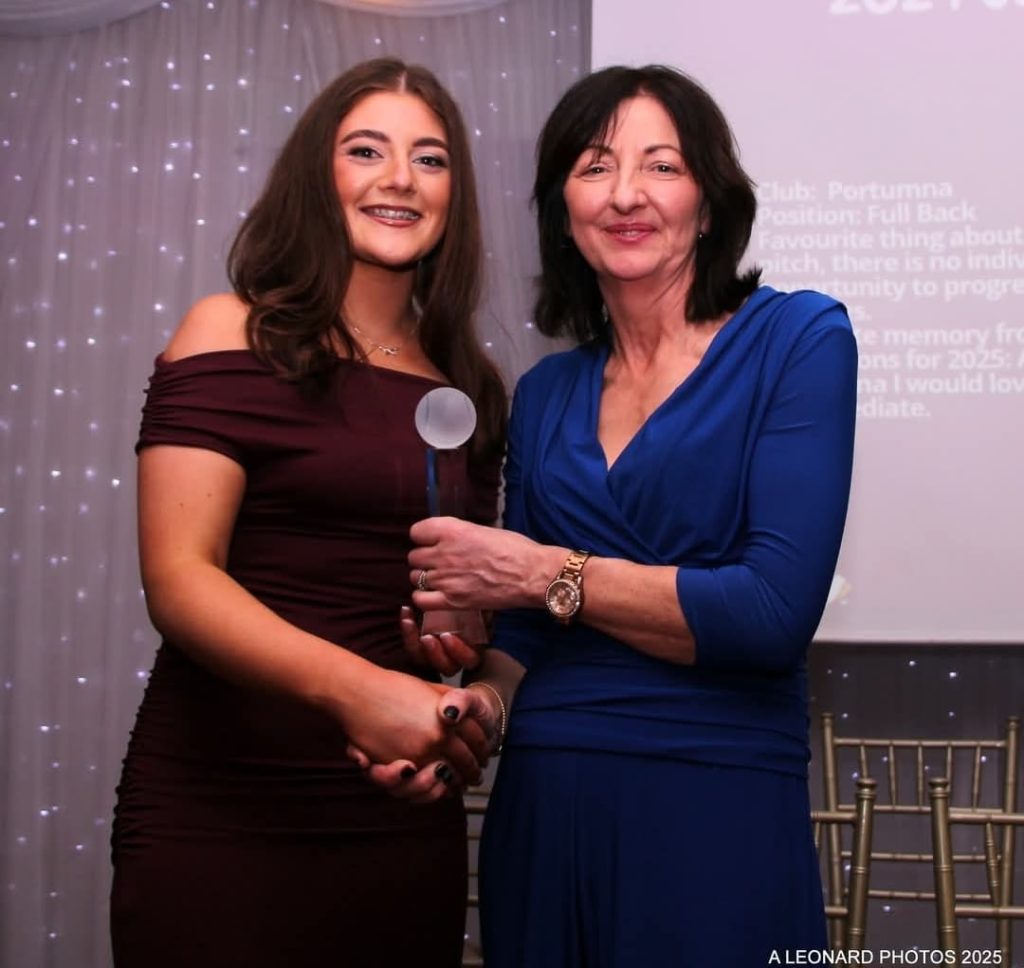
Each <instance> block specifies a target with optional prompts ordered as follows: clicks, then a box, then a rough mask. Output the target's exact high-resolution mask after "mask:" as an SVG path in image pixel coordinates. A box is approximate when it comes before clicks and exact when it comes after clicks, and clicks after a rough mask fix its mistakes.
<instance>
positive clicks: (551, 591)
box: [547, 578, 580, 618]
mask: <svg viewBox="0 0 1024 968" xmlns="http://www.w3.org/2000/svg"><path fill="white" fill-rule="evenodd" d="M547 603H548V611H549V612H551V614H552V615H554V616H555V617H556V618H567V617H569V616H570V615H575V614H576V610H577V609H578V608H579V607H580V590H579V587H578V586H577V585H576V584H575V582H571V581H569V579H568V578H556V579H555V580H554V581H553V582H552V583H551V584H550V585H548V592H547Z"/></svg>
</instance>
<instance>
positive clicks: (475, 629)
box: [420, 608, 490, 645]
mask: <svg viewBox="0 0 1024 968" xmlns="http://www.w3.org/2000/svg"><path fill="white" fill-rule="evenodd" d="M420 632H421V633H422V634H423V635H440V634H441V633H442V632H454V633H455V634H456V635H457V636H459V638H461V639H462V640H463V641H464V642H465V643H466V644H467V645H486V644H487V642H488V640H489V638H490V636H489V635H488V634H487V626H486V625H485V624H484V617H483V614H482V613H481V612H479V611H477V610H476V609H449V608H439V609H436V610H432V611H429V612H424V613H423V623H422V624H421V625H420Z"/></svg>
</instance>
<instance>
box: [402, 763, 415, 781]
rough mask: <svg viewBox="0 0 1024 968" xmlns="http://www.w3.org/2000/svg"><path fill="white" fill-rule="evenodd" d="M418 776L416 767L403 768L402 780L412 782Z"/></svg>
mask: <svg viewBox="0 0 1024 968" xmlns="http://www.w3.org/2000/svg"><path fill="white" fill-rule="evenodd" d="M415 775H416V767H415V766H403V767H402V779H403V780H411V779H412V778H413V777H414V776H415Z"/></svg>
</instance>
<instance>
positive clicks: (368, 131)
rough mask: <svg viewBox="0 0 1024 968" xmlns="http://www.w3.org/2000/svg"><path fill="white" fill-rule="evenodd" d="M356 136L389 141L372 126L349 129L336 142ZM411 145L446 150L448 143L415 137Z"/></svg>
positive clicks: (341, 142) (345, 142) (343, 142)
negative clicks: (354, 129) (355, 129)
mask: <svg viewBox="0 0 1024 968" xmlns="http://www.w3.org/2000/svg"><path fill="white" fill-rule="evenodd" d="M356 138H369V139H370V140H371V141H381V142H383V143H384V144H390V143H391V139H390V138H389V137H388V136H387V135H386V134H385V133H384V132H383V131H374V130H373V128H359V129H358V130H357V131H350V132H349V133H348V134H347V135H345V137H344V138H342V139H341V141H339V142H338V144H339V145H343V144H347V143H348V142H349V141H353V140H354V139H356ZM412 145H413V147H414V148H442V149H444V150H445V151H447V150H448V145H446V144H445V143H444V142H443V141H442V140H441V139H440V138H417V139H416V140H415V141H414V142H413V143H412Z"/></svg>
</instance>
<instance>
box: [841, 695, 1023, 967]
mask: <svg viewBox="0 0 1024 968" xmlns="http://www.w3.org/2000/svg"><path fill="white" fill-rule="evenodd" d="M821 725H822V753H823V756H822V777H823V781H824V803H825V808H826V809H827V810H851V809H854V807H855V802H854V801H855V798H854V795H853V792H852V791H853V790H855V788H856V787H855V783H854V782H853V781H855V780H856V779H860V778H865V777H872V778H875V779H877V781H878V795H877V800H876V802H875V805H874V829H873V835H874V838H873V842H872V847H871V884H870V886H869V888H868V896H869V898H873V899H879V900H887V901H890V902H891V901H911V902H915V901H926V902H929V903H934V902H935V898H936V895H935V891H934V889H933V888H932V878H931V876H930V868H931V866H932V864H933V853H932V845H931V838H930V832H929V817H930V815H931V803H930V799H929V787H928V778H929V777H946V778H947V779H948V780H949V783H950V785H949V791H950V794H949V795H950V797H951V805H953V806H955V807H956V808H957V809H964V810H973V811H978V810H990V811H999V812H1002V813H1013V812H1014V811H1015V810H1016V807H1017V785H1018V780H1019V759H1020V748H1019V734H1020V718H1019V717H1017V716H1011V717H1010V718H1009V719H1008V720H1007V722H1006V727H1005V731H1004V733H1003V735H1002V736H1000V737H985V738H963V737H956V738H950V739H935V738H911V737H902V738H893V739H883V738H879V737H859V736H844V735H840V734H839V733H837V731H836V726H835V717H834V716H833V715H832V714H831V713H824V714H822V717H821ZM828 838H829V839H828V844H827V871H826V892H827V895H826V896H827V901H828V903H829V904H834V903H838V901H839V899H840V898H841V897H842V893H843V890H844V888H843V867H844V865H845V864H846V863H847V862H848V861H849V860H850V856H851V855H850V851H849V849H848V848H846V847H844V845H843V843H842V842H841V839H840V837H839V833H838V831H836V830H830V831H829V832H828ZM1004 839H1005V843H1004V845H1003V849H1002V850H1001V851H1000V855H999V856H1000V859H999V863H1000V880H1001V883H1002V884H1004V885H1005V886H1006V890H1012V881H1013V877H1012V873H1013V864H1014V844H1013V838H1012V835H1009V832H1007V834H1005V835H1004ZM956 860H957V863H964V864H974V865H979V866H983V865H985V864H986V863H987V862H988V861H987V858H986V856H985V852H984V850H982V849H976V850H971V851H968V852H966V853H965V854H963V855H957V858H956ZM975 900H983V897H982V896H980V895H979V896H972V895H969V894H962V895H961V896H960V901H961V902H963V903H969V902H971V901H975ZM1004 900H1005V901H1006V903H1010V901H1011V897H1010V896H1009V895H1007V896H1006V897H1005V898H1004ZM1010 928H1011V925H1010V923H1009V922H1008V921H998V922H997V928H996V930H997V941H998V944H999V947H1000V948H1004V949H1006V950H1008V949H1009V945H1010ZM833 940H834V939H833ZM1007 963H1008V962H1007Z"/></svg>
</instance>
